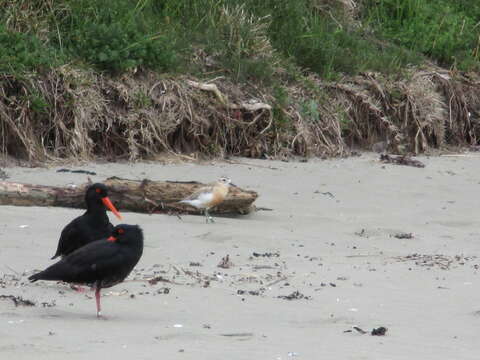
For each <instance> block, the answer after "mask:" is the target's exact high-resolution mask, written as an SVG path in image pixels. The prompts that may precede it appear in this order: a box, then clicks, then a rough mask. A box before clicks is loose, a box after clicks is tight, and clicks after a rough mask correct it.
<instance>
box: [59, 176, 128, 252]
mask: <svg viewBox="0 0 480 360" xmlns="http://www.w3.org/2000/svg"><path fill="white" fill-rule="evenodd" d="M85 202H86V204H87V211H86V212H85V213H84V214H83V215H81V216H79V217H77V218H75V219H73V220H72V221H71V222H70V223H69V224H68V225H67V226H65V228H64V229H63V230H62V233H61V235H60V240H58V246H57V252H56V253H55V255H54V256H53V257H52V259H55V258H56V257H58V256H65V255H68V254H70V253H71V252H73V251H75V250H77V249H78V248H80V247H82V246H84V245H86V244H88V243H91V242H92V241H95V240H99V239H102V238H106V237H108V236H110V234H111V232H112V229H113V225H112V224H111V223H110V220H109V219H108V215H107V209H106V208H108V209H110V211H111V212H113V213H114V214H115V216H116V217H117V218H119V219H120V220H121V219H122V216H121V215H120V213H119V212H118V211H117V209H116V208H115V206H113V204H112V202H111V201H110V199H109V198H108V190H107V187H106V186H105V185H103V184H99V183H96V184H93V185H90V186H89V187H88V189H87V192H86V193H85Z"/></svg>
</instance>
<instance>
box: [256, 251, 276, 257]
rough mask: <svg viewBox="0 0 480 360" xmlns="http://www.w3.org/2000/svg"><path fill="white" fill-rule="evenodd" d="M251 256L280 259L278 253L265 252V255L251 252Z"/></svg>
mask: <svg viewBox="0 0 480 360" xmlns="http://www.w3.org/2000/svg"><path fill="white" fill-rule="evenodd" d="M252 255H253V256H254V257H268V258H269V257H280V253H279V252H274V253H271V252H265V253H257V252H255V251H254V252H253V253H252Z"/></svg>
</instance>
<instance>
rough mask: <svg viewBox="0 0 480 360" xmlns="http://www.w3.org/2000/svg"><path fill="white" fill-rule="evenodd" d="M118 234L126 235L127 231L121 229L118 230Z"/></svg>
mask: <svg viewBox="0 0 480 360" xmlns="http://www.w3.org/2000/svg"><path fill="white" fill-rule="evenodd" d="M117 233H119V234H124V233H125V230H123V229H122V228H120V229H118V230H117Z"/></svg>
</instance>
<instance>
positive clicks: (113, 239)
mask: <svg viewBox="0 0 480 360" xmlns="http://www.w3.org/2000/svg"><path fill="white" fill-rule="evenodd" d="M107 241H110V242H115V241H117V238H116V237H115V236H113V235H112V236H110V237H109V238H108V239H107Z"/></svg>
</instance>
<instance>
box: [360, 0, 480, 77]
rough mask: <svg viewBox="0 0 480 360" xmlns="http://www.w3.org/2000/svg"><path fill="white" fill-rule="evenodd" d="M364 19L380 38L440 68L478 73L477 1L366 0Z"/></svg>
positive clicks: (479, 30) (479, 15) (479, 10)
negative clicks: (416, 53)
mask: <svg viewBox="0 0 480 360" xmlns="http://www.w3.org/2000/svg"><path fill="white" fill-rule="evenodd" d="M363 16H364V19H365V22H366V23H368V24H370V25H371V26H372V27H373V28H374V29H375V31H376V32H377V33H378V35H379V36H382V37H384V38H385V39H387V40H389V41H391V42H393V43H395V44H398V45H399V46H402V47H404V48H406V49H409V50H411V51H415V52H419V53H422V54H424V55H425V56H427V57H429V58H431V59H432V60H435V61H437V62H438V63H439V64H440V65H443V66H446V67H456V68H458V69H460V70H480V63H479V46H480V27H479V26H478V25H479V22H480V3H479V2H478V1H474V0H437V1H428V0H380V1H379V0H367V1H366V4H365V9H364V14H363Z"/></svg>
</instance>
